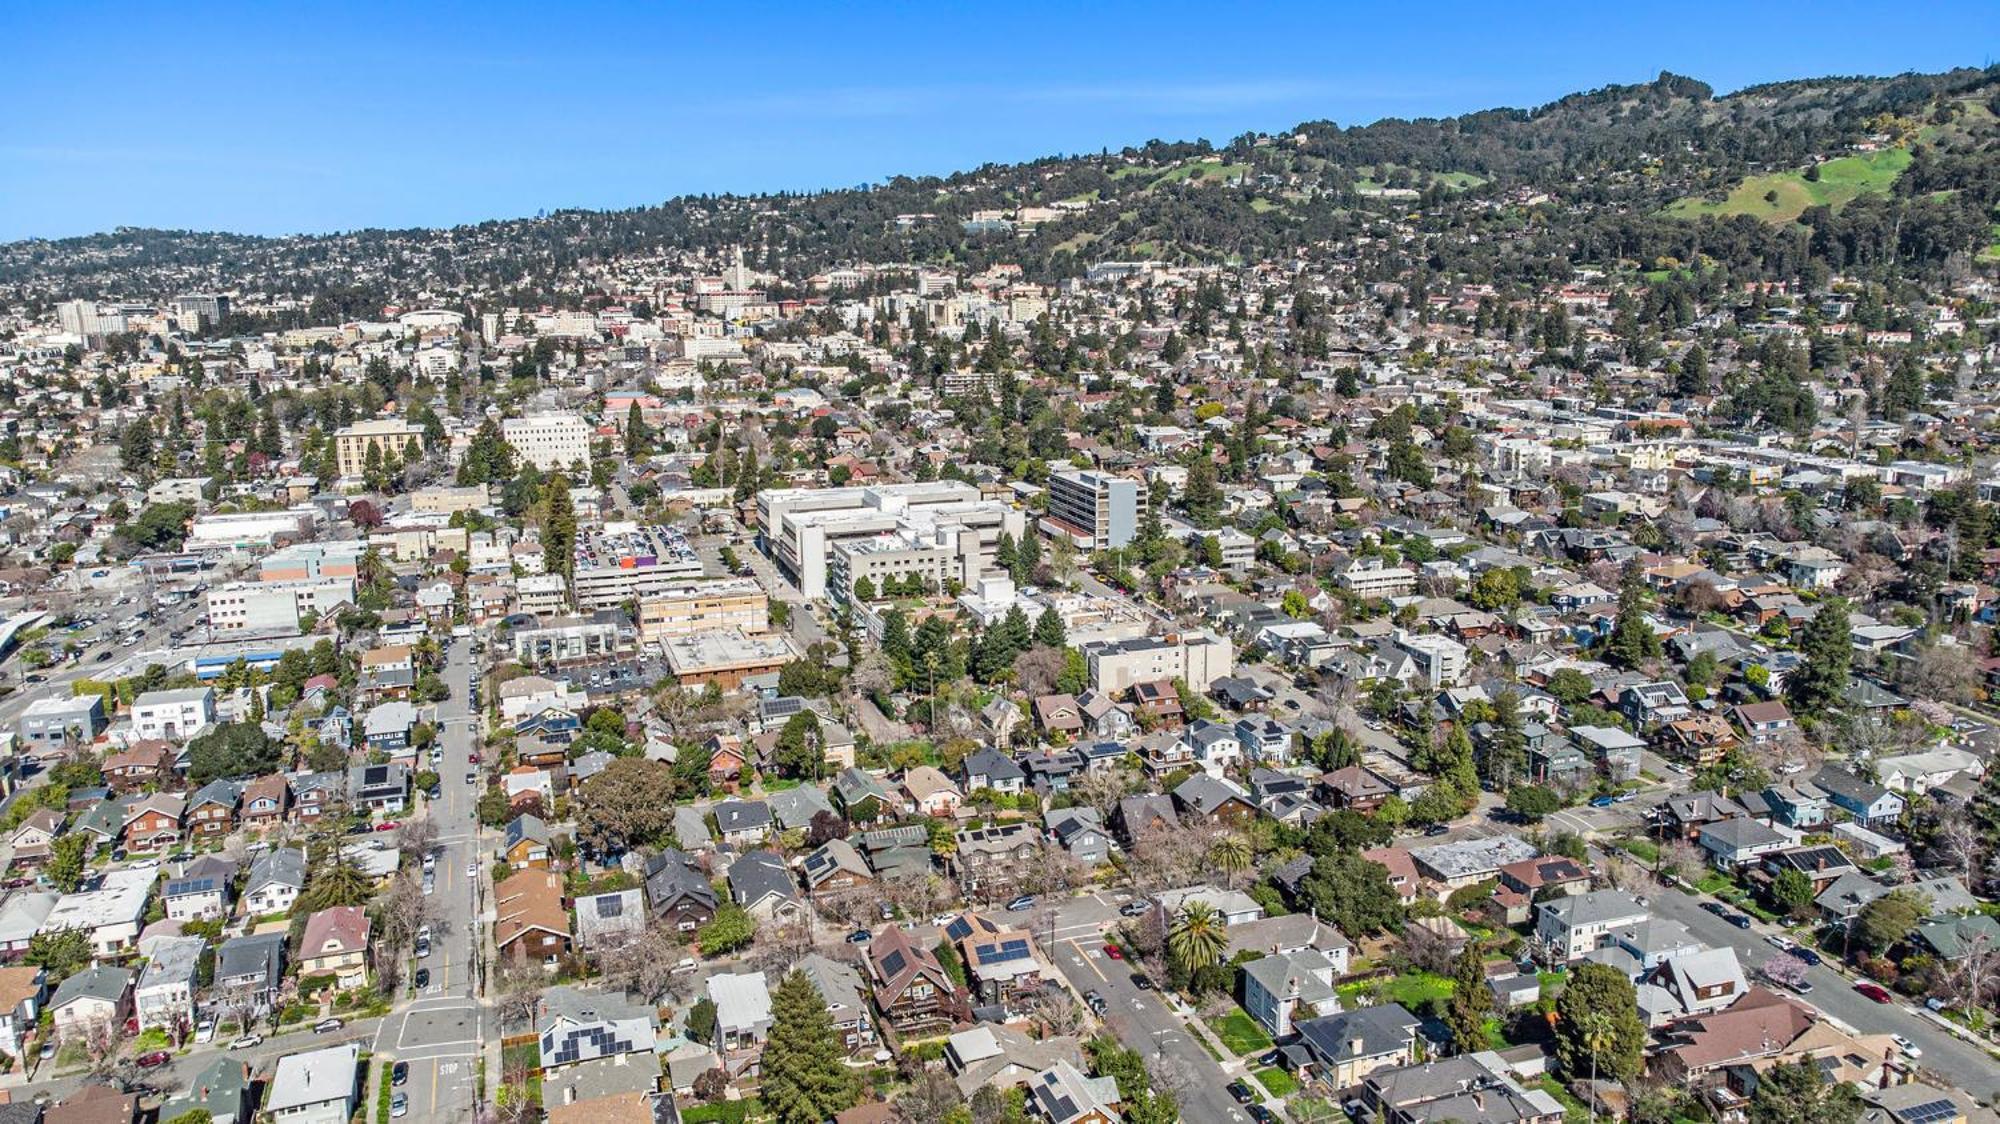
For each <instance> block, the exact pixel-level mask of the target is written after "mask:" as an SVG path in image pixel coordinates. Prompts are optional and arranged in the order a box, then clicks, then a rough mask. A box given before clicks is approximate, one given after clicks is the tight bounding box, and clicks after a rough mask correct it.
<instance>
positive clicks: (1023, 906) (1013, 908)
mask: <svg viewBox="0 0 2000 1124" xmlns="http://www.w3.org/2000/svg"><path fill="white" fill-rule="evenodd" d="M1033 908H1035V895H1033V894H1022V895H1021V896H1020V897H1018V898H1015V899H1014V900H1013V901H1011V902H1008V903H1007V912H1009V913H1021V912H1023V911H1025V910H1030V909H1033Z"/></svg>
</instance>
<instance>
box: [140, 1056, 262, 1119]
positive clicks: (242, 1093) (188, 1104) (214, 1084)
mask: <svg viewBox="0 0 2000 1124" xmlns="http://www.w3.org/2000/svg"><path fill="white" fill-rule="evenodd" d="M250 1089H251V1084H250V1065H249V1063H247V1062H244V1061H242V1060H240V1059H237V1058H232V1057H229V1056H228V1055H226V1054H225V1055H221V1056H218V1057H216V1058H215V1059H214V1060H213V1061H210V1062H209V1063H208V1064H206V1065H204V1066H202V1067H201V1068H200V1069H198V1070H196V1071H195V1073H194V1076H193V1077H191V1078H189V1079H188V1087H187V1088H186V1089H184V1090H182V1091H181V1092H179V1093H177V1094H175V1095H174V1096H171V1097H168V1098H167V1101H166V1103H165V1104H163V1105H161V1106H160V1119H161V1120H169V1121H170V1120H175V1119H178V1118H179V1117H181V1116H183V1115H186V1114H187V1113H190V1112H196V1111H199V1112H206V1113H207V1114H208V1119H209V1120H210V1122H211V1124H250V1120H251V1113H252V1111H253V1108H254V1105H255V1101H254V1100H253V1099H252V1097H251V1092H250Z"/></svg>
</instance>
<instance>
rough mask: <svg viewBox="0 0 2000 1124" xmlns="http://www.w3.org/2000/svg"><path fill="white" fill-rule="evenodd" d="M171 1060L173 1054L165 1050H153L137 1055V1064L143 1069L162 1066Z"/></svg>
mask: <svg viewBox="0 0 2000 1124" xmlns="http://www.w3.org/2000/svg"><path fill="white" fill-rule="evenodd" d="M173 1060H174V1056H173V1055H172V1054H169V1053H167V1052H166V1051H165V1050H155V1051H153V1052H152V1053H150V1054H140V1055H139V1057H138V1058H137V1061H138V1063H139V1065H140V1066H141V1067H143V1068H145V1069H153V1068H156V1067H158V1066H163V1065H165V1064H167V1063H168V1062H170V1061H173Z"/></svg>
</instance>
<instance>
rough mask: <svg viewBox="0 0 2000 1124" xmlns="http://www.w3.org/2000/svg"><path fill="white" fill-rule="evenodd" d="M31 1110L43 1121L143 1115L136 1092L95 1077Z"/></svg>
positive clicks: (101, 1123)
mask: <svg viewBox="0 0 2000 1124" xmlns="http://www.w3.org/2000/svg"><path fill="white" fill-rule="evenodd" d="M30 1103H31V1104H32V1102H30ZM0 1111H4V1110H0ZM32 1111H34V1112H36V1113H38V1114H39V1119H40V1120H41V1121H42V1124H135V1122H136V1121H138V1120H141V1119H143V1117H142V1115H141V1113H140V1111H139V1094H137V1093H121V1092H119V1091H118V1089H117V1088H116V1087H115V1086H112V1085H103V1084H99V1083H97V1082H94V1081H93V1082H87V1083H85V1084H84V1085H83V1087H82V1088H79V1089H78V1090H77V1091H76V1092H74V1093H71V1094H70V1095H69V1096H67V1097H64V1098H63V1099H62V1100H59V1101H57V1102H56V1103H55V1104H52V1105H50V1106H49V1107H48V1108H46V1109H43V1108H40V1107H39V1106H36V1107H35V1108H34V1109H33V1110H32ZM28 1119H31V1120H32V1119H36V1117H34V1116H31V1117H29V1118H28Z"/></svg>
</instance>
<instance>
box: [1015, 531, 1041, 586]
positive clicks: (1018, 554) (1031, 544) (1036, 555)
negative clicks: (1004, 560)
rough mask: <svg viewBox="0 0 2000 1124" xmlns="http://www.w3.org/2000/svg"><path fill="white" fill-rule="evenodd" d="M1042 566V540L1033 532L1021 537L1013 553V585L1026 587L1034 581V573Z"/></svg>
mask: <svg viewBox="0 0 2000 1124" xmlns="http://www.w3.org/2000/svg"><path fill="white" fill-rule="evenodd" d="M1041 565H1042V540H1041V538H1040V537H1038V536H1037V535H1036V534H1035V532H1033V531H1029V532H1028V533H1027V534H1025V535H1022V536H1021V543H1020V546H1018V547H1017V548H1016V549H1015V551H1014V570H1013V573H1014V584H1016V585H1026V584H1028V583H1029V582H1031V581H1033V580H1034V579H1035V571H1036V570H1038V569H1040V568H1041Z"/></svg>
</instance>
